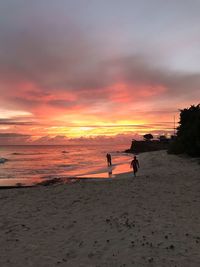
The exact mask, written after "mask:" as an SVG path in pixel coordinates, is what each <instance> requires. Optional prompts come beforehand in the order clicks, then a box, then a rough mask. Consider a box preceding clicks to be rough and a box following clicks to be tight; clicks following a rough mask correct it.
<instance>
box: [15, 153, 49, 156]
mask: <svg viewBox="0 0 200 267" xmlns="http://www.w3.org/2000/svg"><path fill="white" fill-rule="evenodd" d="M43 154H47V153H42V152H39V153H19V152H14V153H12V155H15V156H20V155H25V156H28V155H30V156H32V155H43Z"/></svg>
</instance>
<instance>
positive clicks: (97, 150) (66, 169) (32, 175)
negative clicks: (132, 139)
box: [0, 144, 131, 186]
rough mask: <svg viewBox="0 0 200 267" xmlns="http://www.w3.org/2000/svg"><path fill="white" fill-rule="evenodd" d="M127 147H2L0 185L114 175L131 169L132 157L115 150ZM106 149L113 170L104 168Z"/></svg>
mask: <svg viewBox="0 0 200 267" xmlns="http://www.w3.org/2000/svg"><path fill="white" fill-rule="evenodd" d="M126 148H127V145H116V144H114V145H113V144H112V145H107V146H104V147H102V146H99V145H97V146H96V145H95V146H94V145H87V146H80V145H71V146H1V147H0V158H6V159H8V161H7V162H5V163H3V164H0V186H1V185H11V184H16V182H17V183H22V184H26V185H30V184H33V183H36V182H37V181H40V180H44V179H51V178H54V177H65V178H67V177H76V178H85V177H88V178H93V177H96V178H109V177H111V178H113V177H114V176H115V174H117V173H122V172H128V171H130V168H129V165H130V160H131V156H130V155H128V154H123V153H117V152H116V151H123V150H125V149H126ZM107 152H110V153H111V154H112V159H113V163H114V166H113V167H112V170H111V169H110V168H108V167H107V162H106V153H107ZM111 171H112V173H111ZM109 172H110V174H109Z"/></svg>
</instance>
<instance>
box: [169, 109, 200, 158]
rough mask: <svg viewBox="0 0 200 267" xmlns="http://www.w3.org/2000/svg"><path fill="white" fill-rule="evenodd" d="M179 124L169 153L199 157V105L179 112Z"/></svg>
mask: <svg viewBox="0 0 200 267" xmlns="http://www.w3.org/2000/svg"><path fill="white" fill-rule="evenodd" d="M179 124H180V125H179V127H178V128H177V136H176V138H175V140H174V141H173V142H172V144H171V146H170V149H169V153H174V154H180V153H187V154H188V155H190V156H200V104H198V105H197V106H194V105H192V106H191V107H190V108H185V109H183V110H181V113H180V122H179Z"/></svg>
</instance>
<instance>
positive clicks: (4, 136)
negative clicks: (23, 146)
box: [0, 133, 30, 138]
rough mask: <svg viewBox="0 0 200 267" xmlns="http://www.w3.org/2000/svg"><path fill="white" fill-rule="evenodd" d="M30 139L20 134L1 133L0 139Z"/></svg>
mask: <svg viewBox="0 0 200 267" xmlns="http://www.w3.org/2000/svg"><path fill="white" fill-rule="evenodd" d="M22 137H23V138H29V137H30V135H28V134H19V133H0V138H22Z"/></svg>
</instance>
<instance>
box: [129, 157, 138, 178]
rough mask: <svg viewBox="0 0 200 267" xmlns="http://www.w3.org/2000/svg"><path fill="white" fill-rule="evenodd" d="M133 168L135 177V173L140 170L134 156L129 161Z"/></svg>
mask: <svg viewBox="0 0 200 267" xmlns="http://www.w3.org/2000/svg"><path fill="white" fill-rule="evenodd" d="M130 167H132V168H133V173H134V176H136V173H137V171H138V168H140V164H139V161H138V159H137V158H136V156H134V158H133V160H132V161H131V166H130Z"/></svg>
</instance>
